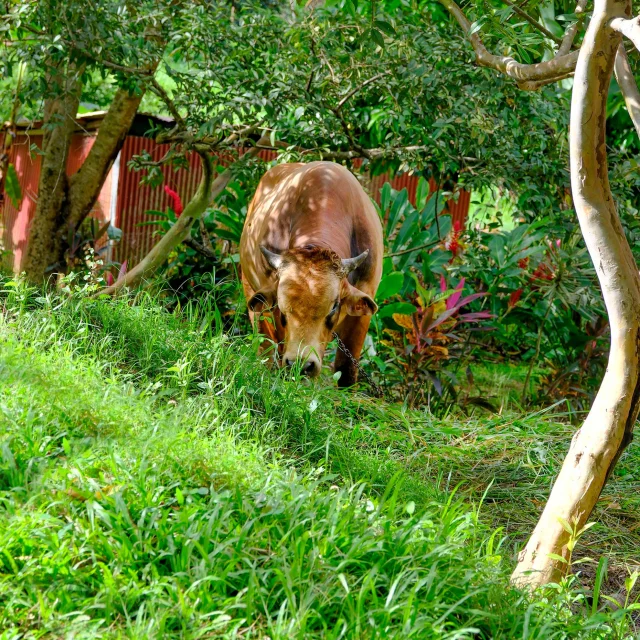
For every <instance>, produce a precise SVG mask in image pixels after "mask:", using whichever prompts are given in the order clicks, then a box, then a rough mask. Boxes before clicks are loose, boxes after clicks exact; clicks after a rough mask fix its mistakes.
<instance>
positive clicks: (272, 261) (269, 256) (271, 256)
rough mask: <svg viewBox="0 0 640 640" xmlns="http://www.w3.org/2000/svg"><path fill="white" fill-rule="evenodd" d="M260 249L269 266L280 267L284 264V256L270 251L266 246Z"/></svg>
mask: <svg viewBox="0 0 640 640" xmlns="http://www.w3.org/2000/svg"><path fill="white" fill-rule="evenodd" d="M260 251H262V255H263V256H264V257H265V258H266V260H267V262H268V263H269V266H270V267H271V268H273V269H276V270H277V269H279V268H280V265H281V264H282V256H281V255H279V254H277V253H273V251H269V249H267V248H266V247H260Z"/></svg>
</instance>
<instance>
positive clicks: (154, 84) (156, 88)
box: [151, 77, 185, 129]
mask: <svg viewBox="0 0 640 640" xmlns="http://www.w3.org/2000/svg"><path fill="white" fill-rule="evenodd" d="M151 88H152V89H153V92H154V93H155V94H156V95H157V96H158V97H159V98H160V99H161V100H162V102H164V103H165V105H166V107H167V109H169V113H171V115H172V116H173V119H174V120H175V121H176V124H177V125H178V126H179V127H180V128H182V129H184V128H185V123H184V120H183V118H182V116H181V115H180V112H179V111H178V109H177V107H176V105H175V104H174V102H173V100H172V99H171V98H170V97H169V94H168V93H167V92H166V91H165V90H164V88H163V87H162V86H160V83H159V82H158V81H157V80H156V79H155V77H153V78H151Z"/></svg>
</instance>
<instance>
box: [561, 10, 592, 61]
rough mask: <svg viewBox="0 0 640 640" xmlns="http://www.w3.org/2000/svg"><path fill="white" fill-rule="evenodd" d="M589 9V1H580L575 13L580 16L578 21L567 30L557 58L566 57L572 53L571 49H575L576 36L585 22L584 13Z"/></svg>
mask: <svg viewBox="0 0 640 640" xmlns="http://www.w3.org/2000/svg"><path fill="white" fill-rule="evenodd" d="M586 8H587V0H578V4H577V5H576V10H575V13H576V14H578V19H577V20H576V21H575V22H574V23H573V24H572V25H571V26H570V27H569V28H568V29H567V31H566V33H565V34H564V38H563V39H562V44H561V45H560V48H559V49H558V53H557V54H556V55H557V56H564V55H566V54H567V53H569V51H571V47H573V41H574V40H575V39H576V35H577V34H578V31H579V29H580V27H581V26H582V23H583V21H584V11H585V9H586Z"/></svg>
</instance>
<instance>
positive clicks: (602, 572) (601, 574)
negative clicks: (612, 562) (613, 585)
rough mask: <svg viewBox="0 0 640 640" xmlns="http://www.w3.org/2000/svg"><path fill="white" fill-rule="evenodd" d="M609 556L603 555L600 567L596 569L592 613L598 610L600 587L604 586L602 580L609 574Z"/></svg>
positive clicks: (599, 563)
mask: <svg viewBox="0 0 640 640" xmlns="http://www.w3.org/2000/svg"><path fill="white" fill-rule="evenodd" d="M607 562H608V560H607V556H602V557H601V558H600V562H598V568H597V569H596V579H595V582H594V583H593V602H592V603H591V614H592V615H594V614H595V613H596V612H597V611H598V601H599V600H600V588H601V587H602V581H603V580H604V578H605V576H606V575H607Z"/></svg>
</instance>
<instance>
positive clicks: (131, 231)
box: [2, 134, 471, 270]
mask: <svg viewBox="0 0 640 640" xmlns="http://www.w3.org/2000/svg"><path fill="white" fill-rule="evenodd" d="M94 140H95V137H94V136H93V135H91V134H89V135H85V134H77V135H75V136H74V138H73V141H72V145H71V150H70V154H69V160H68V163H67V174H68V175H71V174H72V173H74V172H75V171H77V170H78V169H79V168H80V166H81V165H82V163H83V162H84V160H85V158H86V157H87V155H88V153H89V151H90V149H91V146H92V145H93V142H94ZM32 144H35V145H36V146H37V147H40V146H41V145H42V136H41V135H34V136H26V135H18V136H17V137H16V139H15V141H14V143H13V145H12V147H11V150H10V162H12V163H13V164H14V165H15V167H16V171H17V173H18V176H19V178H20V186H21V188H22V194H23V200H22V204H21V207H20V210H19V211H18V210H16V209H15V208H14V207H13V206H12V205H11V202H10V201H9V199H8V198H7V197H6V196H5V204H4V210H3V215H2V222H3V240H4V247H5V248H6V249H9V250H10V251H12V252H13V254H14V262H13V264H14V269H15V270H19V269H20V267H21V264H22V260H23V258H24V255H25V250H26V245H27V239H28V230H29V224H30V222H31V220H32V218H33V214H34V213H35V205H36V199H37V195H36V194H37V190H38V179H39V176H40V160H41V157H40V155H38V154H37V153H36V154H31V153H30V146H31V145H32ZM168 149H169V146H168V145H158V144H156V143H155V142H154V141H153V140H151V139H149V138H142V137H138V136H128V137H127V138H126V140H125V143H124V146H123V148H122V151H121V154H120V168H119V175H118V177H117V179H118V190H117V201H116V219H115V225H116V226H117V227H119V228H120V229H122V232H123V235H122V240H121V241H120V243H119V244H118V245H116V248H115V252H114V255H113V259H114V260H116V261H117V262H124V261H125V260H127V262H128V266H129V268H130V267H131V266H133V265H134V264H135V263H136V262H137V261H139V260H140V259H141V258H142V256H144V255H145V254H146V253H147V252H148V251H149V249H150V248H151V247H152V246H153V244H154V243H155V242H156V240H157V237H158V236H157V227H156V226H153V225H141V224H140V223H144V222H150V221H152V220H154V219H155V220H157V219H158V218H157V217H156V218H154V217H153V216H150V215H147V214H146V212H147V211H153V210H155V211H165V210H166V209H167V207H168V206H169V204H170V199H169V197H168V196H167V195H166V193H165V192H164V189H163V188H162V187H158V188H151V187H148V186H145V185H140V178H141V174H140V173H138V172H136V171H133V170H131V169H130V168H129V167H128V163H129V162H130V160H131V159H132V157H133V156H135V155H139V154H140V153H142V152H143V151H147V152H148V153H149V154H150V155H151V157H152V158H153V159H154V160H160V158H162V157H163V156H164V154H165V153H166V152H167V150H168ZM259 155H260V157H261V158H262V159H263V160H266V161H270V160H273V159H275V157H276V155H277V154H276V152H275V151H268V150H264V151H261V152H260V154H259ZM188 160H189V169H179V170H177V171H175V170H173V169H172V168H170V167H163V168H162V173H163V176H164V184H167V185H169V186H170V187H171V188H173V189H174V190H175V191H177V192H178V194H179V195H180V197H181V199H182V201H183V202H184V203H186V202H187V201H188V200H189V198H190V197H191V196H192V195H193V193H195V190H196V189H197V187H198V183H199V181H200V177H201V175H202V167H201V164H200V158H199V156H198V155H197V154H195V153H191V154H189V156H188ZM219 164H221V165H227V164H228V159H224V158H220V160H219ZM360 165H361V162H360V161H355V162H354V166H355V167H358V166H360ZM112 179H113V172H111V173H110V174H109V176H108V177H107V180H106V182H105V184H104V185H103V188H102V191H101V193H100V197H99V199H98V202H97V203H96V206H95V207H94V209H93V210H92V216H94V217H96V218H99V219H100V220H102V221H104V222H106V221H108V220H109V208H110V200H111V181H112ZM388 181H390V182H391V186H392V187H393V188H394V189H396V190H397V191H400V190H402V189H404V188H406V189H407V191H408V195H409V200H410V201H411V202H412V203H414V204H415V198H416V188H417V186H418V177H417V176H415V175H411V174H406V173H405V174H400V175H396V176H394V177H393V178H392V179H391V180H389V175H388V174H383V175H379V176H375V177H374V178H372V179H370V180H366V179H365V180H362V182H363V186H364V187H365V189H366V190H367V191H368V192H369V195H370V196H371V197H372V198H374V199H375V200H376V202H378V203H379V202H380V189H381V188H382V185H383V184H384V183H385V182H388ZM436 189H437V185H436V183H435V182H434V181H433V180H430V181H429V190H430V193H434V192H435V191H436ZM456 195H457V199H453V200H452V199H449V201H448V202H447V209H448V212H449V213H450V214H451V216H452V219H453V221H456V220H457V221H459V222H460V223H461V224H464V222H465V221H466V217H467V214H468V211H469V203H470V200H471V193H470V192H468V191H464V190H460V191H459V192H458V193H457V194H456Z"/></svg>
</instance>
